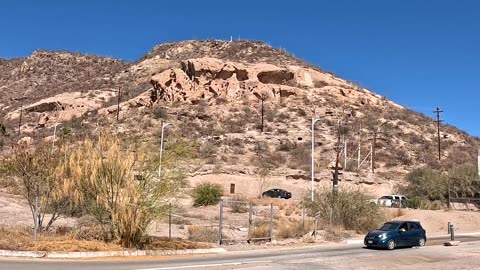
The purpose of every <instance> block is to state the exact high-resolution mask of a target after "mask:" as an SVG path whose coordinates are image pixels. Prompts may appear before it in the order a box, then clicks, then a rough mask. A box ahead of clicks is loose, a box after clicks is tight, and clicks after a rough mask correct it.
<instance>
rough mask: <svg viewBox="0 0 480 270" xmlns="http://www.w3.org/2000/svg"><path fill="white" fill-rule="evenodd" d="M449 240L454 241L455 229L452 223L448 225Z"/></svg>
mask: <svg viewBox="0 0 480 270" xmlns="http://www.w3.org/2000/svg"><path fill="white" fill-rule="evenodd" d="M450 240H452V241H455V229H454V227H453V224H451V225H450Z"/></svg>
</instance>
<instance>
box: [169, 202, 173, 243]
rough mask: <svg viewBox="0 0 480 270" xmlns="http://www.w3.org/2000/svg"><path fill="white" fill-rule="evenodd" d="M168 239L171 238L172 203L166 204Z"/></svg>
mask: <svg viewBox="0 0 480 270" xmlns="http://www.w3.org/2000/svg"><path fill="white" fill-rule="evenodd" d="M168 239H172V203H169V204H168Z"/></svg>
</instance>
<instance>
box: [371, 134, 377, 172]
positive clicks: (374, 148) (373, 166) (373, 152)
mask: <svg viewBox="0 0 480 270" xmlns="http://www.w3.org/2000/svg"><path fill="white" fill-rule="evenodd" d="M377 134H378V132H377V130H375V132H373V140H372V173H375V150H376V148H377Z"/></svg>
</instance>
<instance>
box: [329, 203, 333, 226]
mask: <svg viewBox="0 0 480 270" xmlns="http://www.w3.org/2000/svg"><path fill="white" fill-rule="evenodd" d="M329 218H330V220H329V224H330V225H332V218H333V208H331V207H330V213H329Z"/></svg>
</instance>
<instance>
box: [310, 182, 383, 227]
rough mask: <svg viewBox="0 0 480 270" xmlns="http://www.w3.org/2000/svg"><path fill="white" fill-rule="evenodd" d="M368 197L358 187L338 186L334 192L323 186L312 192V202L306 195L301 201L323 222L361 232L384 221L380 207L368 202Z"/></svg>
mask: <svg viewBox="0 0 480 270" xmlns="http://www.w3.org/2000/svg"><path fill="white" fill-rule="evenodd" d="M369 199H370V197H369V195H368V194H366V193H364V192H363V191H362V190H360V189H347V188H340V190H338V191H337V192H336V193H334V192H333V191H332V190H331V189H330V188H323V189H320V190H319V191H317V192H315V193H314V200H313V202H312V200H311V197H310V196H306V197H305V198H304V200H303V203H304V205H305V207H306V209H307V210H308V211H309V212H310V214H311V215H317V214H318V215H319V216H320V220H321V221H323V222H324V223H329V222H330V220H331V221H332V223H331V225H337V226H341V227H343V228H345V229H347V230H355V231H356V232H358V233H363V232H366V231H370V230H372V229H375V228H378V226H379V225H380V224H381V223H383V222H384V221H385V215H384V213H383V212H382V211H381V209H380V207H378V206H377V205H375V204H370V203H369ZM330 215H332V216H331V219H330Z"/></svg>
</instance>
